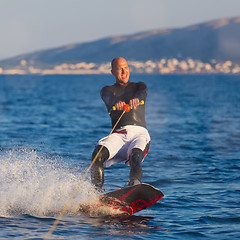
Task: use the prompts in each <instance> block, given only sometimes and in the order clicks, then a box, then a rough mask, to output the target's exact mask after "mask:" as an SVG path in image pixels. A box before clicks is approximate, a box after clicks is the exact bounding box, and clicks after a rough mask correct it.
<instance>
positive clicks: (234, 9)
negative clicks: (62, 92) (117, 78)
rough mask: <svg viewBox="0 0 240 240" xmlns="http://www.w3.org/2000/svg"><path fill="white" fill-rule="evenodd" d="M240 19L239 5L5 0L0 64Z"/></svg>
mask: <svg viewBox="0 0 240 240" xmlns="http://www.w3.org/2000/svg"><path fill="white" fill-rule="evenodd" d="M233 16H240V0H121V1H117V0H0V34H1V35H0V59H4V58H7V57H12V56H15V55H18V54H22V53H28V52H32V51H35V50H42V49H46V48H52V47H58V46H62V45H66V44H71V43H79V42H86V41H92V40H97V39H100V38H104V37H109V36H114V35H125V34H133V33H137V32H141V31H145V30H152V29H160V28H176V27H184V26H188V25H192V24H195V23H201V22H205V21H209V20H213V19H218V18H222V17H233Z"/></svg>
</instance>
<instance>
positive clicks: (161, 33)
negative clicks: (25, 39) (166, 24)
mask: <svg viewBox="0 0 240 240" xmlns="http://www.w3.org/2000/svg"><path fill="white" fill-rule="evenodd" d="M116 56H123V57H125V58H126V59H128V60H137V61H147V60H159V59H161V58H172V57H176V58H178V59H186V58H192V59H199V60H201V61H204V62H208V61H210V60H212V59H216V60H217V61H225V60H231V61H232V62H234V63H238V64H239V63H240V17H235V18H224V19H219V20H215V21H210V22H206V23H201V24H196V25H192V26H188V27H184V28H177V29H159V30H152V31H146V32H141V33H137V34H133V35H125V36H114V37H109V38H104V39H100V40H96V41H92V42H86V43H78V44H71V45H66V46H63V47H58V48H53V49H48V50H42V51H37V52H33V53H29V54H23V55H19V56H17V57H13V58H9V59H6V60H2V61H0V67H14V66H17V65H19V62H20V61H21V60H23V59H24V60H26V61H27V62H28V63H32V64H33V65H34V66H38V67H47V66H53V65H56V64H62V63H78V62H87V63H89V62H94V63H103V62H109V61H111V59H112V58H114V57H116Z"/></svg>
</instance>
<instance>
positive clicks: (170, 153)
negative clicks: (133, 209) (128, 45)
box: [0, 75, 240, 240]
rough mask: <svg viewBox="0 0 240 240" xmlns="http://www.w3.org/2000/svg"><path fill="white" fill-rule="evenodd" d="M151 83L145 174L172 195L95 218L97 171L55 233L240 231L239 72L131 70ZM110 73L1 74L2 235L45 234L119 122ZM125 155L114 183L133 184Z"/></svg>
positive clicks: (108, 180) (150, 235)
mask: <svg viewBox="0 0 240 240" xmlns="http://www.w3.org/2000/svg"><path fill="white" fill-rule="evenodd" d="M130 79H131V81H144V82H145V83H146V84H147V86H148V98H147V102H146V121H147V125H148V130H149V133H150V135H151V146H150V151H149V153H148V155H147V157H146V158H145V160H144V163H143V181H144V182H146V183H149V184H152V185H153V186H155V187H157V188H159V189H160V190H161V191H162V192H163V193H164V194H165V196H164V198H163V199H161V200H160V201H159V202H158V203H156V204H155V205H154V206H152V207H150V208H148V209H146V210H143V211H141V212H139V213H138V214H136V215H135V216H132V217H128V218H121V217H119V218H116V217H103V216H102V217H100V216H99V217H96V216H95V217H91V216H84V215H81V214H78V213H77V208H78V205H79V204H80V203H81V202H86V201H88V199H92V198H93V197H95V196H96V195H97V194H98V193H96V192H95V191H94V189H93V187H92V186H91V183H90V177H89V174H88V175H87V178H86V180H85V181H84V182H83V184H82V185H81V187H80V189H79V191H78V192H77V194H76V196H75V197H74V199H73V201H72V202H71V204H70V206H69V208H68V210H67V212H66V213H65V215H64V216H63V218H62V219H61V221H60V222H59V224H58V226H57V227H56V229H55V231H54V232H53V234H52V236H51V239H70V240H71V239H160V238H161V239H182V240H185V239H224V240H225V239H239V238H240V200H239V199H240V77H239V76H231V75H133V76H131V78H130ZM112 83H114V79H113V77H112V76H111V75H79V76H78V75H76V76H74V75H73V76H70V75H69V76H68V75H55V76H32V75H26V76H0V114H1V117H0V134H1V135H0V136H1V137H0V164H1V167H0V239H43V238H44V236H45V235H46V233H47V232H48V231H49V230H50V228H51V226H52V225H53V223H54V221H55V220H56V218H57V216H58V214H59V213H60V212H61V210H62V208H63V207H64V205H65V204H66V202H67V201H68V199H69V197H70V196H71V194H72V193H73V191H74V190H75V188H76V186H77V185H78V184H79V182H80V180H81V179H82V177H83V175H84V173H85V171H86V170H87V168H88V167H89V165H90V162H91V154H92V151H93V149H94V146H95V144H96V143H97V141H98V140H99V138H101V137H103V136H106V135H108V133H109V132H110V131H111V125H110V117H109V116H108V113H107V110H106V108H105V106H104V104H103V102H102V100H101V98H100V94H99V91H100V89H101V88H102V87H103V86H105V85H111V84H112ZM128 177H129V167H127V166H125V165H124V163H120V164H117V165H114V166H112V167H110V168H108V169H106V170H105V185H104V188H105V190H106V191H111V190H115V189H117V188H120V187H123V186H124V185H126V183H127V181H128Z"/></svg>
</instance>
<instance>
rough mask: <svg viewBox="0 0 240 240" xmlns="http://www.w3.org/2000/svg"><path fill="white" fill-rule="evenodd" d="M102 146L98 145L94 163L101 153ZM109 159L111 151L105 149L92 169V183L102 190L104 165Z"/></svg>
mask: <svg viewBox="0 0 240 240" xmlns="http://www.w3.org/2000/svg"><path fill="white" fill-rule="evenodd" d="M101 147H102V146H101V145H97V146H96V147H95V150H94V152H93V154H92V161H93V159H94V158H95V156H96V155H97V153H98V152H99V150H100V148H101ZM108 158H109V151H108V149H107V148H106V147H103V148H102V150H101V152H100V153H99V155H98V157H97V159H96V160H95V162H94V164H93V166H92V169H91V181H92V184H93V185H94V186H95V187H96V188H97V189H101V188H102V186H103V183H104V169H103V163H104V162H105V161H106V160H107V159H108Z"/></svg>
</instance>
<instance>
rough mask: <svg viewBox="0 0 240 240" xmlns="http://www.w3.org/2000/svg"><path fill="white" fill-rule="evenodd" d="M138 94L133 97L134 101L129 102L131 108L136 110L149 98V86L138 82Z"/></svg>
mask: <svg viewBox="0 0 240 240" xmlns="http://www.w3.org/2000/svg"><path fill="white" fill-rule="evenodd" d="M136 84H137V89H136V93H135V94H134V96H133V99H131V100H130V101H129V105H130V107H131V108H134V107H136V106H138V105H139V102H140V101H142V100H143V101H144V102H145V101H146V98H147V86H146V84H145V83H143V82H138V83H136Z"/></svg>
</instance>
